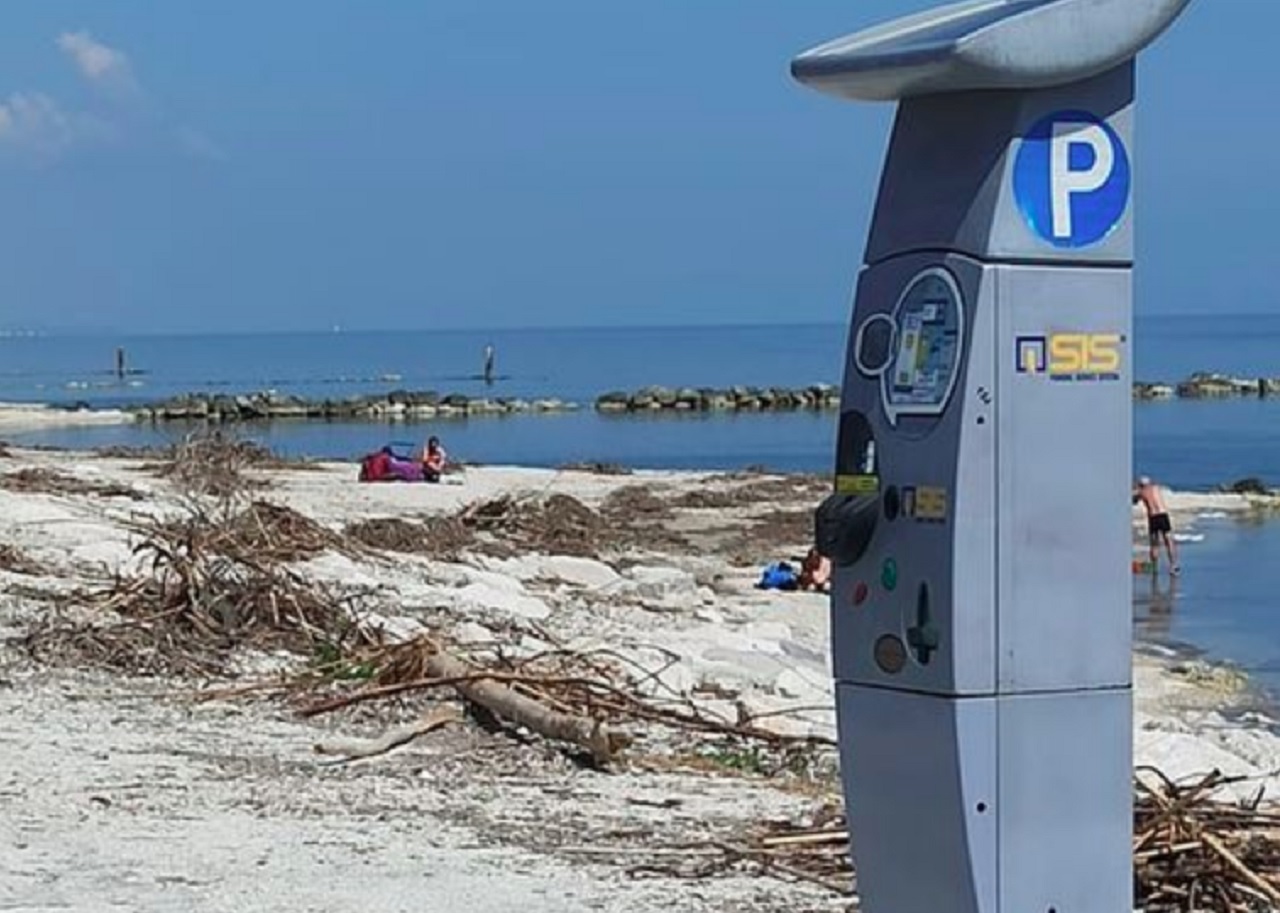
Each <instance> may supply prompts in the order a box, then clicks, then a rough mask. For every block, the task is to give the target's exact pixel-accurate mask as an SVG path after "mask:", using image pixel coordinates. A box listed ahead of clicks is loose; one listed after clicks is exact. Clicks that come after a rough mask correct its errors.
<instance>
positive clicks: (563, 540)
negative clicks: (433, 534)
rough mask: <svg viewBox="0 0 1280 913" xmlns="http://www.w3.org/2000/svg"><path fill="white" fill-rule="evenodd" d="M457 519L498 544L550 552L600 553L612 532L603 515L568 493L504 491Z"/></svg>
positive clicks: (462, 512)
mask: <svg viewBox="0 0 1280 913" xmlns="http://www.w3.org/2000/svg"><path fill="white" fill-rule="evenodd" d="M457 518H458V520H459V521H461V522H462V524H463V525H464V526H466V527H467V528H468V529H471V530H473V531H474V532H476V533H483V534H487V535H488V536H490V537H491V538H492V539H494V540H496V541H497V542H499V543H502V544H505V545H508V546H514V547H517V548H520V549H523V550H527V551H538V552H543V553H545V554H551V555H573V556H576V557H581V558H594V557H598V556H599V554H600V551H601V549H602V547H607V545H608V544H609V538H610V532H611V531H610V530H609V528H608V525H607V523H606V522H605V520H604V518H603V517H601V516H600V514H599V513H597V512H596V511H594V510H592V509H591V508H590V507H588V506H587V505H585V504H583V503H582V502H581V501H579V500H578V499H577V498H574V497H572V496H570V495H565V494H558V493H557V494H552V495H548V496H546V497H540V496H536V495H501V496H499V497H497V498H490V499H487V500H483V501H477V502H475V503H473V504H470V505H468V506H466V507H464V508H463V509H462V510H460V511H459V512H458V514H457Z"/></svg>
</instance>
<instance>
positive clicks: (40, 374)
mask: <svg viewBox="0 0 1280 913" xmlns="http://www.w3.org/2000/svg"><path fill="white" fill-rule="evenodd" d="M846 338H847V327H846V326H845V325H843V324H825V325H824V324H779V325H776V326H694V327H643V328H619V327H613V328H558V329H527V330H510V329H506V330H493V331H473V330H467V331H461V330H459V331H451V330H440V331H395V332H348V331H332V332H317V333H280V334H256V335H235V334H223V335H182V336H177V335H175V336H164V335H133V336H131V335H108V334H83V335H72V334H55V333H49V334H24V333H14V332H11V333H7V334H5V333H0V402H48V403H54V404H58V405H70V404H74V403H87V404H89V405H91V406H93V407H95V408H113V407H120V406H126V405H129V404H131V403H138V402H150V401H155V400H160V399H164V398H166V397H170V396H174V395H177V394H181V393H186V392H194V391H206V392H212V393H229V394H237V393H251V392H256V391H261V390H274V391H277V392H279V393H282V394H298V395H302V396H306V397H319V398H332V399H338V398H342V397H346V396H350V395H353V394H372V393H385V392H390V391H392V390H396V389H402V390H428V389H430V390H436V391H438V392H440V393H463V394H468V395H471V396H491V397H496V396H508V397H523V398H542V397H557V398H560V399H563V400H567V401H570V402H577V403H580V404H582V406H583V408H582V409H580V410H578V411H576V412H567V413H563V414H554V415H519V416H509V417H500V418H499V417H477V418H471V419H462V418H455V419H447V420H439V419H436V420H430V421H423V422H405V421H399V422H394V423H389V422H367V421H364V422H361V421H342V422H321V421H310V422H298V421H290V422H276V423H272V424H266V425H260V426H246V427H245V428H243V429H241V430H240V432H239V433H240V434H241V435H242V436H243V437H246V438H250V439H253V440H256V441H258V442H260V443H262V444H265V445H267V446H269V447H271V448H272V449H274V450H276V451H277V452H280V453H283V454H288V455H296V456H310V457H323V458H335V459H344V460H351V461H353V464H354V461H355V460H357V459H358V458H359V457H360V456H361V455H362V454H364V453H367V452H369V451H371V450H375V449H377V448H378V447H380V446H382V445H383V444H387V443H391V444H395V445H400V446H403V447H406V448H407V447H411V446H416V445H418V444H420V443H421V441H422V440H423V439H424V438H425V437H426V436H427V435H429V434H435V435H438V436H439V437H440V438H441V439H442V441H443V442H444V444H445V446H446V448H447V450H448V452H449V453H450V455H451V456H453V457H456V458H461V459H462V460H465V461H467V462H470V463H484V464H505V465H529V466H560V465H564V464H568V463H576V462H599V463H614V464H621V465H625V466H629V467H634V468H651V469H723V470H732V469H741V468H746V467H768V468H770V469H774V470H782V471H801V472H825V471H828V470H829V469H830V466H831V462H832V453H833V449H834V443H835V417H834V415H833V414H830V413H819V414H814V413H808V412H796V413H784V414H759V413H757V414H749V415H691V414H687V413H679V414H670V415H645V416H642V417H638V416H626V415H624V416H610V415H601V414H597V413H596V412H595V411H594V410H593V409H592V408H591V404H592V403H593V402H594V400H595V398H596V396H598V395H599V394H601V393H603V392H606V391H610V390H628V391H629V390H635V389H638V388H641V387H644V386H648V385H654V384H656V385H662V386H668V387H682V386H689V387H729V386H734V385H746V386H781V387H796V386H804V385H808V384H813V383H831V384H838V383H839V382H840V379H841V378H840V373H841V369H842V365H843V362H844V354H843V353H844V348H845V342H846ZM1133 341H1134V360H1135V364H1134V375H1135V377H1136V378H1137V379H1140V380H1148V381H1171V382H1173V381H1177V380H1181V379H1183V378H1185V377H1186V376H1188V375H1190V374H1192V373H1194V372H1196V371H1219V372H1223V373H1228V374H1233V375H1239V376H1246V377H1263V376H1266V377H1273V376H1280V315H1274V316H1273V315H1263V316H1256V315H1255V316H1249V315H1195V316H1172V317H1153V316H1143V315H1141V314H1140V315H1139V316H1138V318H1137V319H1136V321H1135V326H1134V340H1133ZM490 345H491V346H493V351H494V354H495V368H496V372H495V379H494V381H493V382H492V383H491V384H486V383H485V381H484V380H483V378H482V376H481V366H482V359H483V353H484V350H485V347H486V346H490ZM117 349H122V350H123V352H124V356H125V359H126V367H127V374H126V376H125V378H124V379H123V380H120V379H118V378H117V377H116V376H115V359H116V350H117ZM189 430H190V429H188V428H184V427H180V426H163V427H151V426H146V425H139V426H134V425H124V426H94V427H74V428H49V429H43V430H39V431H31V432H23V433H16V432H15V433H8V434H7V438H8V440H10V441H11V442H12V443H15V444H22V445H37V446H52V447H67V448H76V449H79V448H93V447H103V446H110V445H135V446H137V445H155V444H161V445H163V444H166V443H171V442H173V441H176V440H178V439H179V438H180V437H181V436H182V435H183V434H185V433H186V432H187V431H189ZM1134 469H1135V472H1136V473H1142V474H1146V475H1150V476H1152V477H1153V478H1154V479H1156V480H1157V481H1159V482H1161V483H1163V484H1165V485H1169V486H1171V487H1173V488H1176V489H1183V490H1193V491H1211V490H1213V489H1215V488H1216V487H1218V486H1220V485H1223V484H1226V483H1230V482H1232V481H1235V480H1238V479H1241V478H1246V477H1258V478H1261V479H1263V480H1264V481H1266V482H1269V483H1271V484H1274V485H1280V400H1276V399H1258V398H1240V399H1232V400H1226V401H1205V402H1198V401H1191V400H1177V399H1175V400H1172V401H1157V402H1139V403H1135V411H1134ZM353 478H354V469H353ZM1178 532H1179V534H1180V537H1181V538H1182V539H1183V540H1184V541H1183V542H1182V545H1181V548H1182V559H1183V573H1182V575H1181V577H1180V578H1179V579H1178V580H1176V581H1170V580H1169V578H1168V577H1167V576H1162V577H1161V578H1159V579H1158V580H1155V581H1153V580H1151V579H1149V578H1148V577H1147V576H1146V575H1135V577H1134V608H1135V621H1136V625H1137V633H1138V634H1139V636H1140V637H1141V638H1143V639H1145V640H1147V641H1150V642H1153V643H1160V644H1165V645H1168V646H1170V647H1173V648H1175V649H1178V650H1180V651H1184V652H1191V653H1196V654H1199V655H1203V656H1205V657H1206V658H1209V659H1212V660H1215V661H1227V662H1231V663H1234V664H1236V665H1238V666H1239V667H1240V668H1241V669H1243V670H1244V671H1246V672H1248V673H1250V674H1251V676H1252V677H1253V680H1254V681H1255V682H1256V683H1257V684H1258V685H1259V686H1260V687H1261V688H1263V689H1266V690H1267V691H1269V692H1271V694H1272V696H1280V612H1278V611H1277V609H1278V608H1280V598H1278V597H1277V593H1276V582H1277V580H1278V579H1280V578H1277V577H1276V575H1275V573H1274V571H1273V566H1272V564H1271V562H1272V560H1274V557H1275V556H1277V555H1280V522H1267V521H1250V522H1244V521H1240V520H1238V519H1233V518H1230V517H1226V516H1219V515H1213V514H1205V515H1203V516H1200V517H1197V518H1196V519H1195V521H1194V523H1193V524H1191V525H1190V526H1189V527H1185V528H1182V529H1180V530H1179V531H1178Z"/></svg>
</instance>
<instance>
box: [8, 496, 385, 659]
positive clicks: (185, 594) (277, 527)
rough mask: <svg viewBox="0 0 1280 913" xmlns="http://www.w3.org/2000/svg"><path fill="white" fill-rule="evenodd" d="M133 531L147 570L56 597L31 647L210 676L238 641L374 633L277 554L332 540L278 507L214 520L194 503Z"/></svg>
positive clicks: (312, 641)
mask: <svg viewBox="0 0 1280 913" xmlns="http://www.w3.org/2000/svg"><path fill="white" fill-rule="evenodd" d="M136 531H137V532H138V533H140V534H141V542H140V543H139V545H138V546H137V547H136V548H135V549H134V551H135V553H136V554H140V555H142V556H143V557H144V558H145V559H147V565H148V570H149V573H147V574H146V575H143V576H136V577H124V578H118V579H116V580H115V581H113V583H112V584H111V585H110V586H108V587H106V588H105V589H102V590H98V591H94V592H91V593H88V594H86V595H83V596H81V597H79V598H78V599H76V600H74V601H72V602H70V603H68V604H65V605H63V606H61V609H62V612H61V613H60V614H59V615H58V616H57V617H51V618H48V619H46V620H45V621H43V622H41V623H40V624H38V625H37V626H36V627H35V628H34V629H33V630H31V631H30V632H29V633H28V635H27V637H26V646H27V649H28V650H29V652H30V653H31V654H32V655H33V656H34V657H36V658H37V659H40V660H42V661H46V662H48V661H58V660H60V661H75V662H79V663H91V664H96V665H103V666H107V667H111V668H115V669H120V670H124V671H128V672H131V673H137V674H143V675H160V674H177V675H218V674H225V673H227V672H228V671H229V670H230V668H231V663H232V661H233V659H234V658H235V655H236V652H237V650H239V649H240V648H243V647H249V648H252V649H255V650H259V651H279V650H284V651H289V652H293V653H303V654H314V653H316V652H317V651H318V650H320V649H322V648H323V649H327V650H333V649H347V648H349V647H351V646H364V645H370V644H373V643H377V642H378V638H377V635H376V632H372V631H370V630H368V629H367V628H366V627H365V626H363V625H362V624H361V623H360V621H359V615H358V605H356V604H355V600H354V599H353V598H352V597H349V596H339V595H336V594H333V593H330V592H327V591H325V590H323V589H322V588H319V587H316V586H314V585H312V584H309V583H308V582H306V581H305V580H304V579H303V578H302V577H301V576H299V575H298V574H297V573H295V572H293V571H291V570H290V569H289V568H288V567H287V566H286V565H285V564H284V562H286V561H288V560H292V559H294V558H298V557H305V556H308V555H311V554H314V553H316V552H318V551H320V550H322V549H324V548H331V547H335V546H334V541H335V540H336V537H334V536H333V534H332V533H329V532H327V531H326V530H324V529H323V528H321V527H319V526H318V525H317V524H314V523H313V522H312V521H310V520H307V519H306V518H304V517H301V516H300V515H298V514H296V513H294V512H293V511H290V510H288V509H287V508H282V507H278V506H275V505H270V504H266V503H264V502H255V503H254V504H252V505H250V507H249V508H248V509H247V510H245V511H243V512H241V513H239V514H235V515H233V516H231V517H229V518H227V519H225V520H223V521H222V522H216V521H214V520H213V519H211V518H210V516H209V515H207V514H205V513H203V512H202V511H200V510H199V509H195V508H193V510H192V513H191V515H190V516H188V517H186V518H184V519H183V520H180V521H168V522H160V521H144V522H142V523H139V524H138V525H137V526H136ZM69 614H74V615H75V616H76V620H69V619H68V617H67V616H68V615H69Z"/></svg>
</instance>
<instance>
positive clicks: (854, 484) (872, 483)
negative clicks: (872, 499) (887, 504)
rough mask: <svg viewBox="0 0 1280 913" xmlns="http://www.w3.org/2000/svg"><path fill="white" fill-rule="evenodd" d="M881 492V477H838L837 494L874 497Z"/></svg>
mask: <svg viewBox="0 0 1280 913" xmlns="http://www.w3.org/2000/svg"><path fill="white" fill-rule="evenodd" d="M878 491H880V477H879V476H868V475H838V476H836V494H841V495H873V494H876V493H877V492H878Z"/></svg>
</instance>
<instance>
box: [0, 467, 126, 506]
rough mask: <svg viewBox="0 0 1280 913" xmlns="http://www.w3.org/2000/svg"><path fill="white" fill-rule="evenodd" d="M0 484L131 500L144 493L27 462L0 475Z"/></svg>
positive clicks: (38, 491) (18, 489)
mask: <svg viewBox="0 0 1280 913" xmlns="http://www.w3.org/2000/svg"><path fill="white" fill-rule="evenodd" d="M0 488H3V489H5V490H7V491H14V492H19V493H22V494H62V495H94V496H96V497H100V498H129V499H130V500H132V501H141V500H143V499H144V498H146V495H145V494H143V493H142V492H140V491H138V490H137V489H136V488H131V487H129V486H128V485H121V484H119V483H116V482H98V481H94V480H93V479H82V478H79V477H77V476H73V475H68V474H66V473H64V472H58V471H57V470H54V469H47V468H45V467H42V466H28V467H26V468H24V469H17V470H14V471H13V472H7V473H5V474H4V475H0Z"/></svg>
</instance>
